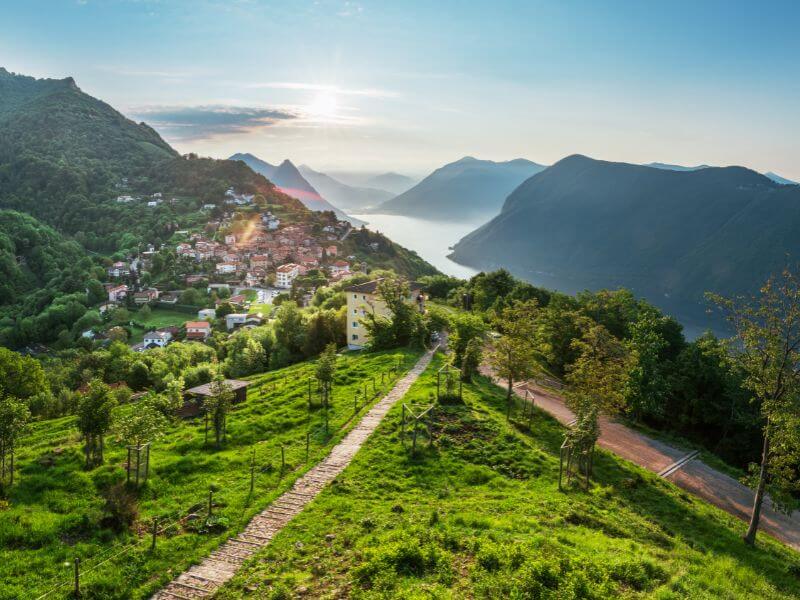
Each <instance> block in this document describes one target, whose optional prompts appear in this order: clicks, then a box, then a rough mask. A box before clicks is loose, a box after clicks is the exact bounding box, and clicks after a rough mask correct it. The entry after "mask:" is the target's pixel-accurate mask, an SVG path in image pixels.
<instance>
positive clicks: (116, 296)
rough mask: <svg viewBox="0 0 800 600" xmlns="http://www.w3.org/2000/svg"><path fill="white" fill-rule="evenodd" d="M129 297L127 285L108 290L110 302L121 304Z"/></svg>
mask: <svg viewBox="0 0 800 600" xmlns="http://www.w3.org/2000/svg"><path fill="white" fill-rule="evenodd" d="M127 295H128V286H127V285H115V286H113V287H110V288H109V289H108V301H109V302H119V301H120V300H122V299H123V298H124V297H125V296H127Z"/></svg>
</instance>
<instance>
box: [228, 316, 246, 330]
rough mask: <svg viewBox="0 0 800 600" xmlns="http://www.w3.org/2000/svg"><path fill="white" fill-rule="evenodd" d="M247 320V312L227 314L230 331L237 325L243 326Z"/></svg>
mask: <svg viewBox="0 0 800 600" xmlns="http://www.w3.org/2000/svg"><path fill="white" fill-rule="evenodd" d="M246 321H247V313H230V314H228V315H225V327H226V328H227V329H228V331H232V330H234V329H236V328H237V327H241V326H242V325H244V324H245V322H246Z"/></svg>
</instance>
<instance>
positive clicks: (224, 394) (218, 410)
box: [203, 375, 233, 448]
mask: <svg viewBox="0 0 800 600" xmlns="http://www.w3.org/2000/svg"><path fill="white" fill-rule="evenodd" d="M209 386H210V389H211V395H210V396H206V397H205V399H204V400H203V409H204V410H205V412H206V418H208V419H210V420H211V425H212V427H213V428H214V438H215V440H216V444H217V448H219V446H220V443H221V442H222V439H223V437H224V435H225V431H226V421H227V418H228V411H229V410H230V408H231V404H232V403H233V391H232V390H231V388H230V386H229V385H228V384H227V383H225V379H224V378H223V377H222V376H221V375H218V376H217V377H215V378H214V381H212V382H211V383H210V384H209Z"/></svg>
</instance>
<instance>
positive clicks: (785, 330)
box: [710, 269, 800, 545]
mask: <svg viewBox="0 0 800 600" xmlns="http://www.w3.org/2000/svg"><path fill="white" fill-rule="evenodd" d="M710 297H711V298H712V299H713V300H714V301H715V302H716V303H717V304H718V305H719V306H720V307H721V308H722V309H723V310H724V311H725V312H726V314H727V317H728V319H729V321H730V322H731V324H732V325H733V328H734V331H735V335H734V337H733V338H732V339H731V344H732V353H733V356H734V359H735V360H736V362H737V363H738V365H739V366H740V368H741V369H742V372H743V373H744V381H743V385H744V387H745V388H746V389H747V390H749V391H750V392H751V393H752V394H753V397H754V400H755V402H756V403H757V404H758V406H759V410H760V416H761V419H762V423H763V444H762V449H761V462H760V464H759V465H757V466H756V465H751V467H752V468H751V477H750V479H749V483H750V484H751V485H753V484H754V485H755V491H756V493H755V497H754V499H753V510H752V513H751V515H750V524H749V526H748V528H747V533H746V534H745V536H744V541H745V543H747V544H749V545H753V544H754V543H755V539H756V533H757V531H758V526H759V521H760V519H761V509H762V504H763V501H764V495H765V493H766V492H767V491H769V493H770V495H771V497H772V500H773V504H774V505H775V506H776V507H778V508H781V509H784V510H789V508H790V502H789V500H790V494H791V493H792V492H793V491H796V490H797V489H798V479H797V471H796V469H797V463H798V461H800V282H798V279H797V277H796V275H795V274H794V273H793V272H791V271H790V270H788V269H785V270H784V271H783V272H782V273H781V275H780V276H775V277H771V278H770V279H769V281H767V283H766V284H765V285H764V287H762V288H761V291H760V294H759V295H758V296H755V297H750V298H741V297H740V298H737V299H736V300H732V299H725V298H722V297H720V296H717V295H710ZM767 488H769V490H768V489H767Z"/></svg>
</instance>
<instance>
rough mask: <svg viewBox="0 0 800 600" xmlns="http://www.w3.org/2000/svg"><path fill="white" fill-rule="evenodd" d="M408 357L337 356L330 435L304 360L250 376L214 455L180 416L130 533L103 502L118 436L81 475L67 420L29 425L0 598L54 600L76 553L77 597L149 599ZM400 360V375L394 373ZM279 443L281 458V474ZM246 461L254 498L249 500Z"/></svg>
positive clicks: (284, 479)
mask: <svg viewBox="0 0 800 600" xmlns="http://www.w3.org/2000/svg"><path fill="white" fill-rule="evenodd" d="M417 356H418V353H416V352H413V351H403V350H399V351H396V352H391V353H376V354H370V355H363V356H353V357H349V356H348V357H346V358H343V359H340V360H339V366H338V369H337V372H336V376H335V379H334V383H333V399H332V403H331V407H330V410H329V413H328V420H329V432H330V434H329V435H328V436H326V434H325V427H324V423H325V418H324V409H323V408H322V407H321V405H319V403H318V399H315V400H314V401H313V402H314V406H313V407H312V409H311V411H309V410H308V382H309V380H310V379H311V378H313V372H314V365H313V363H302V364H299V365H295V366H293V367H289V368H286V369H282V370H278V371H273V372H270V373H268V374H265V375H260V376H255V377H253V378H252V381H253V383H254V385H253V386H252V387H251V388H250V389H249V390H248V394H247V401H246V402H245V403H243V404H241V405H238V406H236V407H235V408H234V409H233V411H232V413H231V414H230V415H229V417H228V434H227V442H224V443H223V445H222V448H220V449H217V448H215V447H214V444H213V441H212V442H210V443H209V444H208V445H206V444H204V441H203V438H204V426H203V421H202V419H201V418H196V419H191V420H181V421H180V422H179V423H177V424H175V425H173V426H172V427H170V428H169V430H168V431H167V432H166V434H165V435H164V437H163V438H161V439H159V440H156V441H155V442H154V443H153V445H152V452H151V457H150V460H151V469H150V480H149V482H148V483H147V485H146V486H144V488H143V489H142V490H141V492H140V493H139V494H138V499H136V500H134V501H133V505H134V506H135V512H136V518H135V524H134V527H133V528H132V530H131V531H130V532H129V531H118V530H117V529H115V528H114V527H113V525H112V524H113V521H114V519H113V513H112V514H110V513H109V508H108V504H107V502H106V501H104V497H105V496H107V494H108V493H109V490H111V489H113V485H114V484H115V483H117V482H120V481H124V480H125V474H124V470H123V468H124V464H125V440H118V439H115V438H114V437H113V436H109V437H108V438H107V441H106V460H105V464H104V465H103V466H100V467H96V468H94V469H92V470H90V471H86V470H85V469H84V468H83V462H84V461H83V452H82V444H81V442H80V441H79V439H78V433H77V431H76V429H75V417H65V418H61V419H56V420H49V421H41V422H38V423H36V424H35V425H34V426H33V428H32V431H31V432H30V433H29V434H28V435H27V436H25V437H24V438H23V439H22V440H21V442H20V444H19V450H18V457H17V461H18V469H19V471H18V473H17V477H18V480H17V482H16V483H15V484H14V487H13V488H11V489H10V491H9V494H8V498H7V501H3V503H2V504H0V598H2V599H3V600H12V599H19V598H34V597H37V596H39V595H40V594H43V593H45V592H47V591H48V590H51V589H53V588H54V586H56V585H58V584H65V586H66V587H62V588H59V589H58V590H57V593H56V594H55V596H54V597H55V598H62V597H64V595H65V594H66V593H67V592H68V591H69V587H68V586H69V584H70V574H71V571H70V569H69V568H68V567H65V566H64V563H65V562H66V561H72V560H73V559H74V558H75V557H79V558H81V560H82V563H83V569H84V572H85V573H86V574H85V575H84V577H83V585H84V587H83V590H84V596H85V597H87V598H144V597H148V596H149V594H150V593H152V592H153V591H155V589H156V588H157V587H159V584H164V583H166V582H167V581H168V580H169V579H171V577H170V575H169V571H170V569H172V570H176V569H177V570H180V569H183V568H186V567H187V566H188V565H189V564H191V561H192V560H194V559H196V558H198V557H201V556H204V555H205V554H207V553H208V552H210V551H211V550H212V549H213V548H215V547H216V546H217V545H219V544H220V543H221V542H222V540H224V539H225V538H227V537H228V536H230V535H231V534H232V533H234V532H237V531H239V530H240V529H241V528H242V527H243V526H244V525H245V524H246V523H247V521H248V520H249V519H250V518H251V517H252V516H253V515H254V514H256V512H258V511H259V510H261V509H263V508H264V507H265V506H266V505H267V504H268V503H269V502H270V501H271V500H273V499H274V498H275V497H277V496H278V495H279V494H280V493H281V492H282V491H284V490H285V489H287V488H288V487H290V486H291V484H292V482H293V481H294V480H295V479H296V478H297V477H298V476H299V475H300V474H301V473H302V472H304V471H305V470H306V469H307V468H308V467H309V466H310V465H311V464H314V463H315V462H316V461H318V460H319V459H320V458H321V457H322V456H324V455H325V454H326V453H327V452H328V451H329V450H330V446H331V444H332V443H334V442H336V441H337V440H339V439H340V438H341V437H342V435H343V434H344V432H345V431H347V430H348V429H349V427H351V426H352V425H353V423H354V420H353V419H352V417H353V415H354V412H353V398H354V396H355V395H356V393H357V392H358V393H359V394H360V396H359V398H360V399H359V404H360V406H359V414H361V413H362V412H363V407H364V400H363V390H364V386H365V385H367V386H368V387H369V395H370V396H371V399H370V400H369V402H368V403H367V404H368V405H369V403H371V402H372V401H373V400H374V399H375V398H374V397H373V386H372V381H373V380H372V378H373V377H377V378H378V381H377V390H380V389H382V390H387V389H388V388H389V387H390V386H391V385H392V383H393V381H394V380H395V379H396V377H399V376H400V375H401V374H402V371H404V370H405V369H407V368H409V367H410V366H411V365H413V363H414V362H415V361H416V357H417ZM398 361H400V365H401V369H400V371H398V372H395V370H394V369H395V366H397V365H398ZM381 374H383V376H384V377H385V382H384V383H383V384H381V383H380V381H381V379H382V376H381ZM377 390H376V391H377ZM135 410H136V404H135V403H134V404H126V405H121V406H120V407H119V408H117V409H116V412H117V413H118V415H124V414H126V413H129V412H131V411H135ZM307 432H308V433H309V434H310V438H309V439H310V455H309V461H308V462H306V454H305V448H306V446H305V444H306V433H307ZM211 438H212V440H213V433H212V435H211ZM281 447H283V448H284V452H285V461H286V468H285V471H284V473H283V474H282V473H281ZM253 453H255V461H256V465H257V470H256V477H255V493H254V495H253V496H252V497H249V485H250V465H251V459H252V457H253V456H254V454H253ZM209 486H213V487H214V488H215V494H214V507H215V508H214V512H213V519H211V520H208V519H206V516H207V513H206V508H205V507H206V505H207V501H208V492H209ZM191 515H199V516H198V518H195V517H194V516H191ZM153 517H158V518H159V519H160V522H161V524H162V525H161V526H162V529H165V531H164V532H163V534H162V536H161V538H160V539H159V541H158V548H157V550H156V551H155V552H149V551H148V548H149V542H150V531H151V523H152V519H153ZM112 556H115V558H113V559H111V560H110V561H109V562H105V563H103V561H104V560H105V559H108V558H110V557H112ZM101 563H103V564H102V566H100V565H101Z"/></svg>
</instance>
